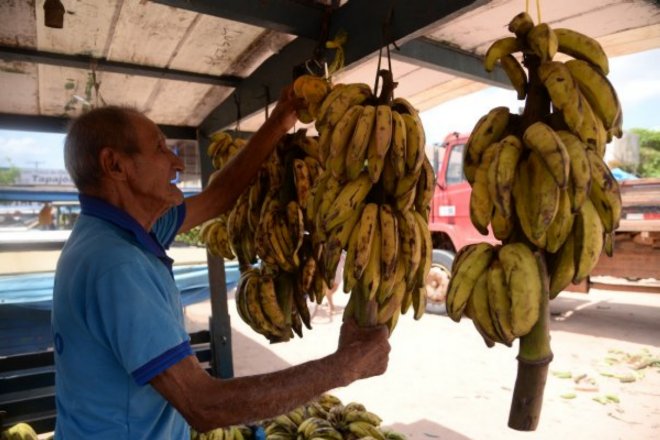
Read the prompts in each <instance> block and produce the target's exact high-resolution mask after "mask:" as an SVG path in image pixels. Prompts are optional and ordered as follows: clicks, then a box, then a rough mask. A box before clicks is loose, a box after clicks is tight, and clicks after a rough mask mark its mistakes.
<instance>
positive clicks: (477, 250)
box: [446, 243, 495, 322]
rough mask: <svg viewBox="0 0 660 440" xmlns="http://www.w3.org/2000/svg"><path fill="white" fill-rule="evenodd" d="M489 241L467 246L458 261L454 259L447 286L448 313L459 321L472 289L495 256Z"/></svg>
mask: <svg viewBox="0 0 660 440" xmlns="http://www.w3.org/2000/svg"><path fill="white" fill-rule="evenodd" d="M494 253H495V252H494V249H493V246H491V245H490V244H489V243H475V244H469V245H467V246H465V248H464V250H462V252H461V257H460V259H458V261H454V265H453V267H452V274H451V279H450V280H449V287H448V288H447V302H446V304H447V314H448V315H449V317H450V318H451V319H453V320H454V321H456V322H458V321H460V320H461V316H462V315H463V310H465V307H466V306H467V303H468V300H469V299H470V294H471V293H472V289H473V288H474V285H475V284H476V282H477V279H478V278H479V276H480V275H481V273H482V272H483V271H484V270H487V268H488V266H489V265H490V262H491V260H492V259H493V256H494Z"/></svg>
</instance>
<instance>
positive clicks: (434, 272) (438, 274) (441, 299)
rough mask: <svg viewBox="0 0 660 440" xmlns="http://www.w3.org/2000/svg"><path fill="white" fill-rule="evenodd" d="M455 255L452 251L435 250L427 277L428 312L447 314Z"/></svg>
mask: <svg viewBox="0 0 660 440" xmlns="http://www.w3.org/2000/svg"><path fill="white" fill-rule="evenodd" d="M454 257H455V254H454V253H453V252H451V251H446V250H440V249H434V250H433V263H432V264H431V270H430V271H429V274H428V276H427V277H426V311H427V312H428V313H435V314H439V315H446V314H447V308H446V307H445V297H446V296H447V287H449V278H450V277H451V267H452V265H453V264H454Z"/></svg>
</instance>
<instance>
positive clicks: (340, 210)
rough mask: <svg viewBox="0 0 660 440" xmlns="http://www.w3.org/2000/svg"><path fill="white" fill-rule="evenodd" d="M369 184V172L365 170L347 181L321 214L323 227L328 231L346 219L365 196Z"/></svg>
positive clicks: (368, 189)
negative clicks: (355, 177)
mask: <svg viewBox="0 0 660 440" xmlns="http://www.w3.org/2000/svg"><path fill="white" fill-rule="evenodd" d="M371 186H372V183H371V180H370V178H369V174H367V173H366V172H362V174H361V175H360V176H358V178H357V179H355V180H351V181H350V182H347V183H346V184H345V185H344V186H343V188H341V190H340V191H339V193H338V194H337V197H336V199H335V200H334V201H333V202H332V206H330V207H329V209H328V211H327V212H326V214H325V215H324V216H323V219H322V224H323V227H324V229H325V230H326V231H330V230H331V229H333V228H334V227H336V226H338V225H340V224H341V223H343V222H344V221H346V220H347V219H348V218H349V217H350V216H351V214H352V213H353V212H354V211H355V208H356V207H357V206H358V205H359V204H360V203H362V201H363V200H364V199H365V198H366V197H367V194H368V193H369V191H370V190H371Z"/></svg>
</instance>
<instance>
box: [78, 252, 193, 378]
mask: <svg viewBox="0 0 660 440" xmlns="http://www.w3.org/2000/svg"><path fill="white" fill-rule="evenodd" d="M161 282H162V281H161V280H158V279H157V277H156V275H155V274H152V273H151V272H150V271H149V270H147V269H146V268H144V267H142V266H141V265H140V264H129V263H122V264H119V265H117V266H115V267H113V268H111V269H109V270H108V271H107V272H106V273H105V274H104V275H102V276H101V277H100V278H99V279H98V281H97V285H96V286H95V290H96V292H97V294H96V295H95V296H94V297H93V298H91V299H90V301H88V303H87V307H88V309H89V310H88V315H87V316H91V317H94V318H96V319H90V320H89V322H88V324H89V325H90V327H91V330H92V333H93V334H94V336H95V337H96V338H97V339H99V340H100V342H101V343H102V344H104V345H106V347H107V348H108V349H109V350H111V351H112V352H113V353H114V356H115V357H116V359H117V360H118V362H119V363H121V365H122V366H123V368H124V369H125V370H126V372H127V373H129V374H131V375H132V376H133V378H134V380H135V381H136V382H137V383H138V384H139V385H143V384H146V383H147V382H149V381H150V380H151V379H153V378H154V377H155V376H157V375H158V374H160V373H162V372H163V371H165V370H166V369H167V368H169V367H170V366H172V365H174V364H176V363H177V362H179V361H180V360H182V359H183V358H185V357H187V356H189V355H191V354H192V349H191V347H190V342H189V337H188V334H187V333H186V330H185V328H184V327H183V326H182V325H181V323H180V321H179V319H178V318H177V316H176V314H175V307H176V306H177V305H176V304H174V303H172V301H173V300H172V299H170V298H169V296H168V294H167V289H166V288H165V287H164V286H163V285H162V284H161Z"/></svg>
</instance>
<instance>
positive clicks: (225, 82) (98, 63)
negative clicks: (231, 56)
mask: <svg viewBox="0 0 660 440" xmlns="http://www.w3.org/2000/svg"><path fill="white" fill-rule="evenodd" d="M0 59H2V60H5V61H20V62H27V63H37V64H48V65H51V66H59V67H72V68H75V69H85V70H89V69H91V68H92V66H94V68H95V69H97V70H99V71H103V72H112V73H121V74H125V75H136V76H146V77H150V78H158V79H168V80H174V81H185V82H191V83H200V84H210V85H213V86H225V87H236V86H238V85H239V84H240V83H241V78H239V77H237V76H234V75H207V74H204V73H195V72H186V71H184V70H174V69H164V68H160V67H153V66H145V65H140V64H131V63H123V62H120V61H110V60H107V59H105V58H93V57H88V56H82V55H65V54H61V53H53V52H42V51H38V50H34V49H25V48H18V47H7V46H0Z"/></svg>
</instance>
